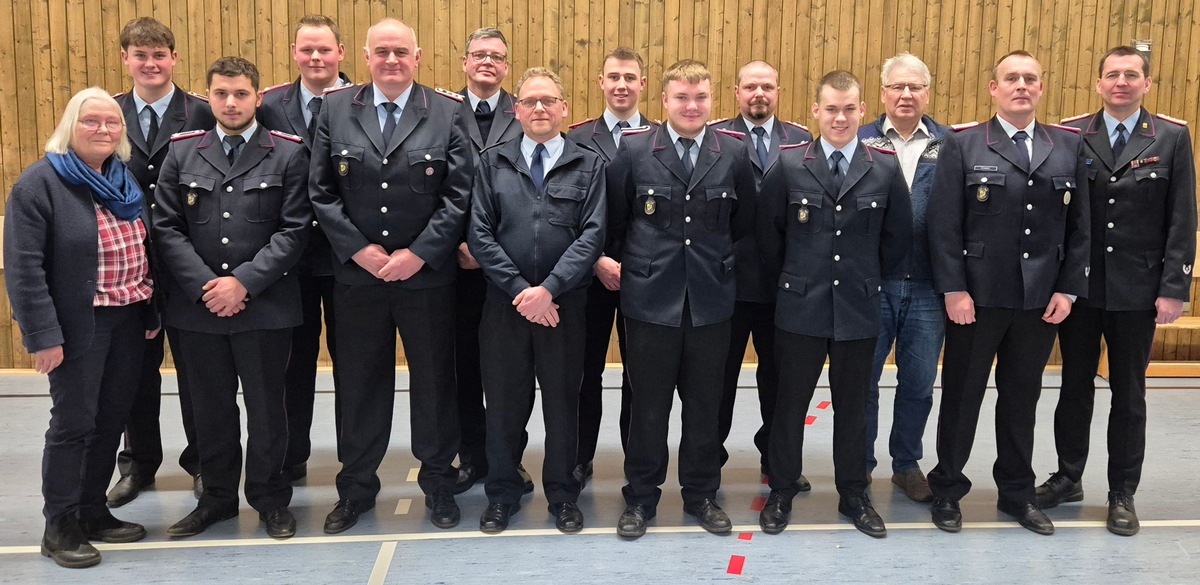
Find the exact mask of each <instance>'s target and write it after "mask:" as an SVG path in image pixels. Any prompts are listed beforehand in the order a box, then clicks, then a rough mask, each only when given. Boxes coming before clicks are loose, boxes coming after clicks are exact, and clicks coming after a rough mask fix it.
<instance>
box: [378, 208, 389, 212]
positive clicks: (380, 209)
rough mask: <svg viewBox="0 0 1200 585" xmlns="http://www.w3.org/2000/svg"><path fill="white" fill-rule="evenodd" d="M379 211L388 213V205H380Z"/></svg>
mask: <svg viewBox="0 0 1200 585" xmlns="http://www.w3.org/2000/svg"><path fill="white" fill-rule="evenodd" d="M379 213H387V207H380V208H379Z"/></svg>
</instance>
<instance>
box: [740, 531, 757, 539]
mask: <svg viewBox="0 0 1200 585" xmlns="http://www.w3.org/2000/svg"><path fill="white" fill-rule="evenodd" d="M751 538H754V533H753V532H743V533H741V534H739V535H738V540H750V539H751Z"/></svg>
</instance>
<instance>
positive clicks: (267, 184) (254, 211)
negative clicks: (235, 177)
mask: <svg viewBox="0 0 1200 585" xmlns="http://www.w3.org/2000/svg"><path fill="white" fill-rule="evenodd" d="M242 194H243V195H242V196H243V197H245V198H246V200H245V202H244V207H245V210H246V219H247V220H249V221H252V222H256V223H259V222H268V221H276V220H278V219H279V209H280V208H281V207H283V175H280V174H279V173H274V174H265V175H254V176H251V177H246V178H245V179H244V181H243V183H242Z"/></svg>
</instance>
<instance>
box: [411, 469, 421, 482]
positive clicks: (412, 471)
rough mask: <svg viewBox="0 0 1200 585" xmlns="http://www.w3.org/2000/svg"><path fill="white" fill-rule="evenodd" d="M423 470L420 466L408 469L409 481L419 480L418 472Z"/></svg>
mask: <svg viewBox="0 0 1200 585" xmlns="http://www.w3.org/2000/svg"><path fill="white" fill-rule="evenodd" d="M420 472H421V468H420V467H414V468H412V469H409V470H408V481H417V474H418V473H420Z"/></svg>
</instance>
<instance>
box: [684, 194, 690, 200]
mask: <svg viewBox="0 0 1200 585" xmlns="http://www.w3.org/2000/svg"><path fill="white" fill-rule="evenodd" d="M683 200H684V201H691V200H692V196H691V195H684V196H683Z"/></svg>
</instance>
